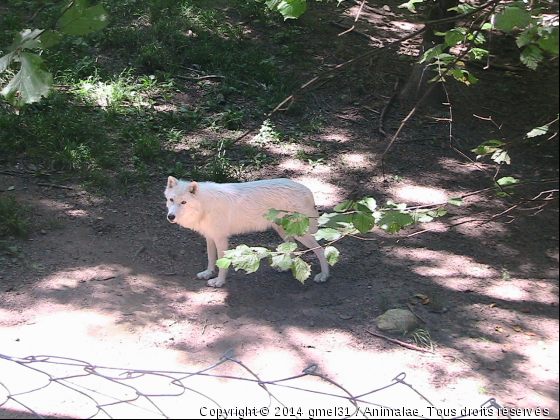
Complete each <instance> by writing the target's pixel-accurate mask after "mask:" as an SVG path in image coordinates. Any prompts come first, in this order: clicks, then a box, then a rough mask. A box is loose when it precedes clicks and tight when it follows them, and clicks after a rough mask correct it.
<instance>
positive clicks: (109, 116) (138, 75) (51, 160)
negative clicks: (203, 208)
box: [0, 0, 304, 188]
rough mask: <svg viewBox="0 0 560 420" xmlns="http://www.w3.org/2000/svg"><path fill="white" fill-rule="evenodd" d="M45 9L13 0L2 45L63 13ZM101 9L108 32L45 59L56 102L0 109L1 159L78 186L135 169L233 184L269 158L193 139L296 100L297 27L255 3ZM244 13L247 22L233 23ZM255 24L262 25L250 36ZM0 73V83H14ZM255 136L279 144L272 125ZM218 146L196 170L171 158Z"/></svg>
mask: <svg viewBox="0 0 560 420" xmlns="http://www.w3.org/2000/svg"><path fill="white" fill-rule="evenodd" d="M44 3H45V2H44V1H42V0H36V1H34V0H31V1H28V2H24V1H20V0H15V1H13V2H10V4H9V6H7V8H8V13H5V14H3V16H2V17H0V20H1V22H0V23H2V24H3V29H6V31H5V32H4V31H3V32H2V33H1V34H0V49H1V48H4V47H7V46H8V45H10V44H11V42H12V39H13V37H14V36H15V34H16V33H18V32H20V31H21V30H23V29H25V27H26V26H25V25H26V24H25V22H27V21H29V17H30V16H33V15H35V16H34V20H33V25H36V26H37V27H47V26H48V25H49V24H50V23H52V22H53V21H54V20H55V19H56V18H57V17H58V15H59V14H60V8H61V5H60V4H52V5H51V4H50V3H49V4H48V5H45V4H44ZM104 7H105V9H106V10H107V11H108V14H109V16H110V19H111V25H110V26H109V27H107V28H106V29H104V30H102V31H100V32H98V33H94V34H91V35H86V36H82V37H77V36H64V37H63V38H62V40H61V42H59V43H58V44H56V45H55V46H53V47H52V48H49V49H46V50H44V51H43V54H42V55H43V57H44V60H45V63H46V65H47V66H48V70H49V71H51V72H52V73H53V75H54V82H55V86H57V88H56V89H55V90H54V91H53V92H52V93H51V95H50V96H49V97H48V98H46V99H43V100H41V102H39V103H38V104H32V105H29V106H25V107H24V108H23V109H22V110H21V112H20V114H19V115H16V114H15V113H14V112H13V110H10V109H8V108H5V109H6V110H7V112H0V161H2V162H7V163H15V162H19V161H21V160H25V161H28V162H30V163H34V164H35V165H38V166H40V167H41V169H42V170H46V171H50V170H62V171H72V172H77V173H79V174H80V176H81V178H82V181H83V183H84V185H86V186H95V187H101V188H104V187H105V186H108V185H110V184H111V181H114V180H115V179H116V181H117V183H118V184H119V185H123V184H126V185H129V184H130V183H132V182H134V183H142V182H143V181H142V179H143V175H142V173H144V172H146V173H148V172H150V173H154V172H157V171H160V172H164V173H165V172H170V171H171V172H172V173H174V174H178V176H187V175H189V173H190V175H193V171H194V172H197V171H198V173H199V174H201V175H202V176H203V177H204V178H207V179H211V180H215V181H224V180H233V179H239V176H240V175H241V173H242V172H243V170H245V169H247V168H261V167H262V166H263V165H265V164H266V163H267V162H268V158H267V155H266V154H264V153H261V152H260V151H255V152H254V153H253V152H251V153H248V154H247V155H246V157H244V158H239V157H238V156H235V157H234V156H230V154H231V153H230V152H226V151H227V149H228V148H227V142H222V143H221V145H220V144H218V145H217V146H216V147H214V146H211V147H207V146H205V145H204V144H203V143H199V142H196V141H193V140H192V137H190V136H189V133H190V132H192V131H195V130H198V129H201V128H206V129H211V130H213V131H215V132H216V133H219V135H220V137H224V138H225V137H228V136H229V137H233V136H235V135H237V134H238V133H237V130H240V129H244V128H245V126H246V122H247V121H248V120H249V119H251V118H256V117H260V116H262V115H264V114H265V113H266V111H268V110H270V109H271V108H272V107H274V106H276V105H277V104H278V103H279V102H280V101H281V100H283V99H284V97H285V96H287V95H288V94H289V93H291V91H292V90H293V89H294V88H295V87H296V86H297V85H298V84H299V82H300V80H298V78H297V77H295V73H294V72H295V70H293V69H291V64H290V63H292V64H293V62H294V61H293V60H294V59H295V60H297V59H298V57H297V55H298V54H299V53H301V52H303V50H302V49H301V48H300V47H301V45H304V43H303V42H302V40H301V38H302V35H303V34H302V30H303V29H301V28H300V27H298V25H299V24H297V25H289V24H286V23H285V22H282V21H281V19H280V17H279V15H278V14H276V13H273V12H270V11H268V10H267V8H266V7H264V6H263V5H262V4H261V3H259V2H257V1H254V0H249V1H242V0H232V2H231V4H230V6H229V9H223V8H217V7H216V3H215V2H214V1H207V0H181V1H175V0H155V1H148V0H123V1H119V2H105V3H104ZM233 10H234V11H235V13H233V14H231V13H230V11H233ZM243 16H246V17H249V16H251V22H250V23H249V24H246V25H245V24H244V25H239V24H235V23H236V22H238V21H239V19H240V17H243ZM255 17H256V18H257V19H258V20H259V23H257V24H256V25H254V26H255V27H253V28H251V25H253V22H254V19H255ZM280 25H282V29H281V30H280V31H279V32H278V33H277V35H275V36H274V39H273V40H272V42H270V40H268V39H266V37H260V36H259V30H260V29H261V28H263V27H269V28H270V27H272V26H277V27H278V28H281V26H280ZM255 29H256V30H255ZM296 44H297V45H296ZM286 45H288V46H289V47H288V48H287V47H286ZM208 75H212V77H210V78H205V76H208ZM2 77H3V78H4V79H2V80H0V84H2V83H3V80H7V79H6V78H9V77H10V75H9V73H8V72H4V73H3V74H2ZM191 99H192V101H191ZM2 106H4V105H2ZM2 111H3V110H2ZM259 135H260V140H259V142H262V143H263V144H264V143H268V142H277V141H278V139H279V133H277V132H276V130H275V129H274V127H273V126H266V125H264V126H263V129H262V130H261V133H260V134H259ZM216 148H217V149H218V150H217V152H216V153H215V154H214V156H213V157H212V158H211V159H210V160H209V161H207V162H205V163H204V164H202V165H200V166H199V167H198V168H193V167H187V165H186V164H185V163H181V158H180V157H178V156H176V155H175V153H176V151H179V150H180V151H181V152H180V153H189V154H191V155H194V156H197V155H204V154H205V153H207V152H208V151H209V149H210V150H211V149H214V150H215V149H216ZM185 150H188V152H185ZM121 172H123V175H122V176H121V175H120V173H121Z"/></svg>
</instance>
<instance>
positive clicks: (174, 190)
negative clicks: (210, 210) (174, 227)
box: [165, 176, 201, 228]
mask: <svg viewBox="0 0 560 420" xmlns="http://www.w3.org/2000/svg"><path fill="white" fill-rule="evenodd" d="M198 192H199V185H198V183H196V182H194V181H193V182H186V181H180V180H178V179H177V178H174V177H172V176H170V177H169V178H168V179H167V188H166V189H165V198H166V199H167V220H169V221H170V222H171V223H178V224H180V225H181V226H184V227H188V228H192V227H193V224H194V223H195V222H196V220H198V217H199V215H200V210H201V209H200V202H199V200H198V196H197V195H198Z"/></svg>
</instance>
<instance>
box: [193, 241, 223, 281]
mask: <svg viewBox="0 0 560 420" xmlns="http://www.w3.org/2000/svg"><path fill="white" fill-rule="evenodd" d="M206 253H207V255H208V267H207V268H206V270H204V271H201V272H200V273H198V274H197V275H196V278H198V279H201V280H208V279H211V278H212V277H214V270H215V269H216V261H217V259H218V251H217V250H216V243H215V242H214V240H213V239H211V238H206Z"/></svg>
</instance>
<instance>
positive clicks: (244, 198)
mask: <svg viewBox="0 0 560 420" xmlns="http://www.w3.org/2000/svg"><path fill="white" fill-rule="evenodd" d="M165 197H166V198H167V209H168V212H167V219H168V220H169V221H170V222H171V223H177V224H179V225H181V226H183V227H186V228H189V229H192V230H195V231H197V232H199V233H200V234H202V235H204V237H205V238H206V249H207V251H208V268H207V269H206V270H204V271H202V272H200V273H198V274H197V277H198V278H199V279H204V280H208V283H207V284H208V286H213V287H221V286H223V285H224V284H225V282H226V276H227V270H224V269H222V268H220V269H219V271H218V276H217V277H215V276H214V273H215V269H216V261H217V259H218V258H221V257H223V255H224V252H225V251H227V249H228V238H229V237H230V236H231V235H235V234H240V233H248V232H259V231H264V230H267V229H269V228H273V229H274V230H276V232H278V234H279V235H280V236H281V237H282V239H284V240H286V239H287V238H286V234H285V232H284V229H282V227H280V226H278V225H276V224H275V223H272V222H270V221H268V220H266V219H265V218H264V217H263V215H264V214H266V213H268V211H269V210H270V209H271V208H275V209H277V210H287V211H293V212H299V213H303V214H306V215H308V216H309V217H310V227H309V231H308V232H307V233H306V234H305V235H304V236H297V237H295V239H297V240H298V241H299V242H301V243H302V244H303V245H305V246H306V247H308V248H310V249H312V250H313V251H314V252H315V254H316V255H317V257H318V258H319V262H320V263H321V273H319V274H317V275H316V276H315V279H314V280H315V281H316V282H325V281H326V280H327V278H328V277H329V265H328V263H327V259H326V258H325V254H324V251H323V248H322V247H321V246H320V245H319V244H318V243H317V241H316V240H315V238H314V237H313V236H312V235H311V234H312V233H315V232H317V217H318V216H319V213H318V212H317V209H316V208H315V201H314V200H313V194H312V193H311V191H310V190H309V189H308V188H307V187H305V186H303V185H301V184H298V183H297V182H293V181H290V180H289V179H270V180H263V181H253V182H243V183H238V184H215V183H213V182H200V183H197V182H186V181H180V180H178V179H176V178H174V177H172V176H170V177H169V179H168V180H167V188H166V189H165Z"/></svg>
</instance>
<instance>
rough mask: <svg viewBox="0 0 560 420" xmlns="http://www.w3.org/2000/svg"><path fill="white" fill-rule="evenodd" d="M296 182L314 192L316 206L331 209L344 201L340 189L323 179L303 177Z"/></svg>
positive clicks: (296, 179)
mask: <svg viewBox="0 0 560 420" xmlns="http://www.w3.org/2000/svg"><path fill="white" fill-rule="evenodd" d="M294 181H296V182H299V183H300V184H303V185H305V186H306V187H307V188H309V189H310V190H311V191H312V192H313V196H314V197H315V204H316V205H318V206H322V207H331V206H334V205H336V204H338V203H340V202H341V201H342V199H343V196H342V192H341V191H340V188H338V187H337V186H335V185H333V184H331V183H330V182H326V181H324V180H322V179H318V178H312V177H308V176H302V177H298V178H295V179H294Z"/></svg>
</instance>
